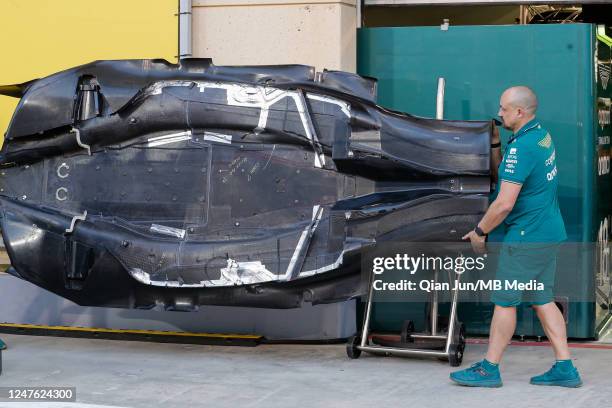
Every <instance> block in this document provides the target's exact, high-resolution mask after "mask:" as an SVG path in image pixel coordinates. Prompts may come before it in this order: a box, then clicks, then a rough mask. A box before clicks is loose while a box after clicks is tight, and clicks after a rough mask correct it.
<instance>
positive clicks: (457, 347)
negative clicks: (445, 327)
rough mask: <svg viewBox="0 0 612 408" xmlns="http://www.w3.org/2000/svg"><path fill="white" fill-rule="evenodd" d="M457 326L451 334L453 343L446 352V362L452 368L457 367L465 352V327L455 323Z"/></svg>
mask: <svg viewBox="0 0 612 408" xmlns="http://www.w3.org/2000/svg"><path fill="white" fill-rule="evenodd" d="M457 324H458V326H457V328H456V329H455V333H453V343H452V344H451V346H450V349H449V351H448V362H449V363H450V365H451V366H452V367H459V366H460V365H461V362H462V361H463V352H464V351H465V325H464V324H463V323H461V322H457Z"/></svg>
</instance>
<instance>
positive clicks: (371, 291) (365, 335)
mask: <svg viewBox="0 0 612 408" xmlns="http://www.w3.org/2000/svg"><path fill="white" fill-rule="evenodd" d="M373 280H374V274H373V273H371V274H370V278H369V279H368V282H369V284H370V288H369V290H368V305H367V307H366V314H365V320H364V321H363V330H362V333H361V347H365V345H366V344H367V342H368V330H369V328H370V313H371V312H372V295H373V294H374V282H373Z"/></svg>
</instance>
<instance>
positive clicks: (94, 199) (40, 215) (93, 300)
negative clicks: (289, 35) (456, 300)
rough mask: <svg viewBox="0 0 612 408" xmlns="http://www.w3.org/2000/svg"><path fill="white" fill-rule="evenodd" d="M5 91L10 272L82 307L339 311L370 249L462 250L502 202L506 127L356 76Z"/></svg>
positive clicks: (223, 76)
mask: <svg viewBox="0 0 612 408" xmlns="http://www.w3.org/2000/svg"><path fill="white" fill-rule="evenodd" d="M0 93H2V94H5V95H11V96H15V97H18V98H20V102H19V104H18V106H17V109H16V110H15V113H14V115H13V118H12V121H11V123H10V126H9V128H8V131H7V133H6V137H5V142H4V145H3V147H2V150H1V152H0V154H1V157H0V164H1V166H2V169H1V175H0V206H1V207H0V215H1V220H0V227H1V229H2V235H3V238H4V242H5V245H6V248H7V251H8V254H9V256H10V259H11V263H12V268H11V269H10V273H12V274H13V275H15V276H18V277H20V278H22V279H25V280H28V281H30V282H32V283H34V284H36V285H38V286H41V287H43V288H45V289H48V290H50V291H52V292H55V293H57V294H59V295H61V296H63V297H65V298H67V299H70V300H72V301H74V302H76V303H78V304H80V305H91V306H111V307H123V308H156V307H157V308H165V309H168V310H194V309H196V308H197V307H198V306H199V305H205V304H216V305H236V306H238V305H239V306H253V307H273V308H291V307H299V306H300V305H301V304H302V302H304V301H306V302H312V303H326V302H334V301H340V300H344V299H348V298H352V297H355V296H357V295H360V294H362V293H363V292H364V290H366V288H365V287H364V281H363V279H361V275H360V272H359V271H360V267H361V264H360V255H361V254H362V253H363V251H364V250H366V249H368V248H371V247H373V246H376V245H384V243H385V242H388V241H419V242H423V241H457V240H459V239H460V237H461V235H462V233H463V232H465V231H467V230H469V229H471V228H472V227H473V226H474V225H475V223H476V222H477V221H478V220H479V218H480V217H481V216H482V214H483V213H484V211H485V210H486V207H487V204H488V198H487V195H488V193H489V188H490V164H489V163H490V157H489V144H490V136H491V131H492V129H491V123H490V122H466V121H441V120H433V119H424V118H419V117H414V116H410V115H408V114H404V113H399V112H393V111H390V110H387V109H385V108H383V107H380V106H378V105H376V103H375V100H376V81H375V80H373V79H371V78H363V77H360V76H357V75H354V74H350V73H346V72H338V71H324V72H315V70H314V68H313V67H309V66H301V65H286V66H257V67H233V66H227V67H226V66H215V65H214V64H213V63H212V61H211V60H208V59H188V60H183V61H181V63H180V64H179V65H173V64H170V63H168V62H166V61H163V60H124V61H97V62H93V63H90V64H87V65H83V66H79V67H76V68H72V69H69V70H66V71H63V72H59V73H57V74H54V75H51V76H48V77H46V78H43V79H39V80H35V81H31V82H28V83H25V84H20V85H11V86H3V87H0Z"/></svg>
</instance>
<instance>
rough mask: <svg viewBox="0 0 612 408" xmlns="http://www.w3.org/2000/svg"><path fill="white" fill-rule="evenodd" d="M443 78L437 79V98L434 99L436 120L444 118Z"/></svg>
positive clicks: (444, 83) (444, 82)
mask: <svg viewBox="0 0 612 408" xmlns="http://www.w3.org/2000/svg"><path fill="white" fill-rule="evenodd" d="M445 85H446V81H445V80H444V78H438V96H437V98H436V119H443V118H444V87H445Z"/></svg>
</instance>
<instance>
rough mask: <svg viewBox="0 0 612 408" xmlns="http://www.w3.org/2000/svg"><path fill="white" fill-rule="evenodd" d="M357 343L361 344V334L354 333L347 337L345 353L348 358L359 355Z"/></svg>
mask: <svg viewBox="0 0 612 408" xmlns="http://www.w3.org/2000/svg"><path fill="white" fill-rule="evenodd" d="M359 344H361V336H358V335H355V336H351V337H349V339H348V342H347V343H346V355H347V356H348V357H349V358H350V359H357V358H359V356H361V350H359V349H358V348H357V346H358V345H359Z"/></svg>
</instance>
